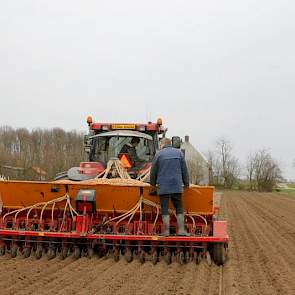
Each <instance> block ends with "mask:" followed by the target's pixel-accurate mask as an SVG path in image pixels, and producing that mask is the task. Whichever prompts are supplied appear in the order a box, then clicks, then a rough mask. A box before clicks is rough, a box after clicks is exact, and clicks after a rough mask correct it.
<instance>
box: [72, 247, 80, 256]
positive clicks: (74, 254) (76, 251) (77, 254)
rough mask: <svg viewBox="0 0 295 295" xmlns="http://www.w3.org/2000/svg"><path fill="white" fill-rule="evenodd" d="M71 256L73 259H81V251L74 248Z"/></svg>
mask: <svg viewBox="0 0 295 295" xmlns="http://www.w3.org/2000/svg"><path fill="white" fill-rule="evenodd" d="M73 256H74V258H75V259H78V258H80V257H81V249H80V248H79V247H77V246H75V247H74V252H73Z"/></svg>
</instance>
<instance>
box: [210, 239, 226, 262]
mask: <svg viewBox="0 0 295 295" xmlns="http://www.w3.org/2000/svg"><path fill="white" fill-rule="evenodd" d="M225 259H226V251H225V247H224V243H218V244H214V246H213V260H214V262H215V263H216V264H217V265H223V264H224V263H225Z"/></svg>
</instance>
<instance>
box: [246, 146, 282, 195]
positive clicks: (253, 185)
mask: <svg viewBox="0 0 295 295" xmlns="http://www.w3.org/2000/svg"><path fill="white" fill-rule="evenodd" d="M247 178H248V180H249V184H250V189H251V190H258V191H269V192H270V191H272V190H273V188H274V187H275V185H276V184H277V182H278V181H279V180H281V179H282V174H281V170H280V168H279V165H278V163H277V162H276V161H275V160H274V159H273V158H272V156H271V154H270V152H268V151H267V150H260V151H257V152H256V153H254V154H250V155H249V157H248V162H247Z"/></svg>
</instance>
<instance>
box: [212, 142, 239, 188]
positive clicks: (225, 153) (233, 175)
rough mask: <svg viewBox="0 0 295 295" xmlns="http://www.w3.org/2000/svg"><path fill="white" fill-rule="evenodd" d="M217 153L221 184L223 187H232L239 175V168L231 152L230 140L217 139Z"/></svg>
mask: <svg viewBox="0 0 295 295" xmlns="http://www.w3.org/2000/svg"><path fill="white" fill-rule="evenodd" d="M217 153H218V155H219V161H220V165H221V176H222V179H223V185H224V187H225V188H232V187H233V185H234V183H235V182H236V180H237V178H238V176H239V172H240V168H239V162H238V159H237V158H236V157H234V156H233V154H232V144H231V142H230V141H229V140H227V139H225V138H221V139H219V140H218V142H217Z"/></svg>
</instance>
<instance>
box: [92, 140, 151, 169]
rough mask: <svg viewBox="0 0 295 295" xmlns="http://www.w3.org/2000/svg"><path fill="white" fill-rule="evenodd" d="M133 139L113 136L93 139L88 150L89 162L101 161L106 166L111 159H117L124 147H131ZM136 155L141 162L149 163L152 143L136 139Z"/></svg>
mask: <svg viewBox="0 0 295 295" xmlns="http://www.w3.org/2000/svg"><path fill="white" fill-rule="evenodd" d="M132 138H133V137H128V136H113V137H96V138H93V143H92V147H91V150H90V157H89V158H90V161H101V162H103V163H104V164H106V163H107V162H108V161H109V160H110V159H111V158H117V157H118V156H119V154H120V152H121V151H122V149H123V147H124V146H125V145H127V146H131V140H132ZM138 139H139V143H138V144H137V146H136V148H135V149H136V154H137V156H138V158H140V159H141V160H142V162H150V161H151V160H152V159H153V156H154V150H155V149H154V146H153V141H151V140H147V139H144V138H138Z"/></svg>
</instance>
